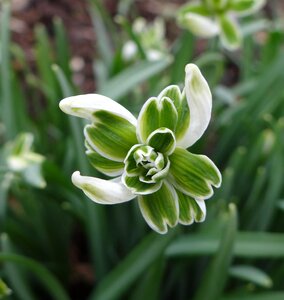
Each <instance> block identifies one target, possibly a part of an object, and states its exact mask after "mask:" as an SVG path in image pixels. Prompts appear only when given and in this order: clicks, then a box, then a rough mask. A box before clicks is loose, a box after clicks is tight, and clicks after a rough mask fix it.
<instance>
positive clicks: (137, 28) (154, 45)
mask: <svg viewBox="0 0 284 300" xmlns="http://www.w3.org/2000/svg"><path fill="white" fill-rule="evenodd" d="M132 30H133V33H134V34H135V35H136V36H137V38H138V39H139V42H140V44H141V46H142V48H143V50H144V51H145V55H146V59H147V60H149V61H156V60H159V59H162V58H163V57H165V56H166V55H167V54H166V52H165V49H166V48H167V47H166V43H165V24H164V21H163V20H162V19H160V18H156V19H155V20H154V21H153V22H151V23H149V24H147V21H146V20H145V19H144V18H141V17H139V18H137V19H136V20H135V21H134V22H133V26H132ZM137 55H138V47H137V44H136V43H135V42H134V41H133V40H128V41H126V43H125V44H124V46H123V48H122V56H123V58H124V60H125V61H131V60H134V59H135V58H137Z"/></svg>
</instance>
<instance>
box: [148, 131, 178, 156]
mask: <svg viewBox="0 0 284 300" xmlns="http://www.w3.org/2000/svg"><path fill="white" fill-rule="evenodd" d="M146 143H147V144H148V145H149V146H151V147H153V148H154V149H155V151H158V152H161V153H163V154H168V155H169V154H171V153H173V151H174V150H175V147H176V139H175V136H174V133H173V132H172V131H171V130H170V129H168V128H165V127H164V128H159V129H157V130H155V131H153V132H152V133H151V134H150V135H149V137H148V139H147V141H146Z"/></svg>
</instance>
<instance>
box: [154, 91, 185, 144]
mask: <svg viewBox="0 0 284 300" xmlns="http://www.w3.org/2000/svg"><path fill="white" fill-rule="evenodd" d="M162 97H168V98H169V99H171V100H172V101H173V103H174V106H175V108H176V110H177V113H178V121H177V126H176V130H175V132H174V133H175V137H176V140H177V141H178V140H180V139H181V138H182V137H183V136H184V135H185V133H186V131H187V130H188V129H189V124H190V123H189V122H190V115H189V106H188V103H187V99H186V95H185V91H183V92H182V93H181V91H180V88H179V87H178V86H177V85H170V86H168V87H167V88H165V89H164V90H163V91H162V92H161V93H160V95H159V96H158V98H159V99H161V98H162Z"/></svg>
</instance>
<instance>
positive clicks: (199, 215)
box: [176, 190, 206, 225]
mask: <svg viewBox="0 0 284 300" xmlns="http://www.w3.org/2000/svg"><path fill="white" fill-rule="evenodd" d="M176 192H177V194H178V203H179V223H181V224H184V225H190V224H192V223H193V222H194V221H195V222H203V221H204V220H205V217H206V206H205V202H204V200H195V199H194V198H192V197H190V196H188V195H185V194H184V193H182V192H180V191H179V190H176Z"/></svg>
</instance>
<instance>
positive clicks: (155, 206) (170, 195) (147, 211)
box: [138, 181, 179, 234]
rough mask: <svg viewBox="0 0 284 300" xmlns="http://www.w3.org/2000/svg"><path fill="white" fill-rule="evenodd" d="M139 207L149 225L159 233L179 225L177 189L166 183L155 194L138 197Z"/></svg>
mask: <svg viewBox="0 0 284 300" xmlns="http://www.w3.org/2000/svg"><path fill="white" fill-rule="evenodd" d="M138 201H139V207H140V210H141V212H142V215H143V217H144V219H145V221H146V222H147V223H148V225H149V226H150V227H151V228H152V229H153V230H155V231H157V232H158V233H162V234H164V233H167V231H168V228H167V225H168V226H170V227H174V226H176V224H177V223H178V216H179V208H178V199H177V194H176V191H175V189H174V188H173V187H172V186H171V185H170V184H169V183H167V182H166V181H165V182H164V183H163V185H162V187H161V188H160V189H159V190H158V191H157V192H155V193H153V194H150V195H144V196H139V197H138Z"/></svg>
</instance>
